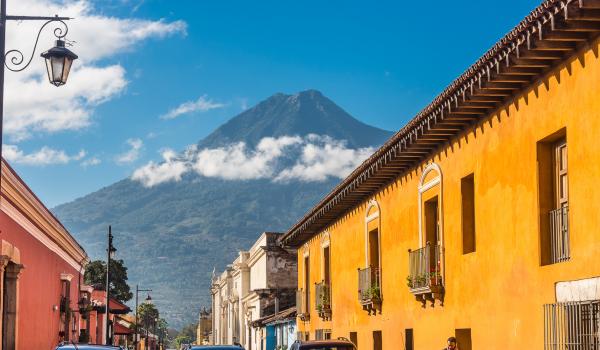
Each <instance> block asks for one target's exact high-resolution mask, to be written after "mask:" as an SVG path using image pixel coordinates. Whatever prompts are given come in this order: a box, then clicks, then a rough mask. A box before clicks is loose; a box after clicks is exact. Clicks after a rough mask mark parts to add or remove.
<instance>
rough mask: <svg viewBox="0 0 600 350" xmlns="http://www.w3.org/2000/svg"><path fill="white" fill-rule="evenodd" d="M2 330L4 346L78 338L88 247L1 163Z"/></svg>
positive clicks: (40, 345)
mask: <svg viewBox="0 0 600 350" xmlns="http://www.w3.org/2000/svg"><path fill="white" fill-rule="evenodd" d="M1 165H2V188H1V193H2V196H1V198H0V276H1V278H0V299H1V300H0V313H1V315H0V316H1V317H0V329H1V333H2V349H3V350H15V349H52V348H54V347H55V346H56V345H57V344H58V343H59V342H62V341H69V342H71V341H73V342H78V341H79V340H80V337H81V336H82V335H83V334H85V332H86V330H85V326H84V325H85V322H83V321H84V320H83V319H82V317H81V316H82V313H81V311H82V309H83V303H82V298H81V296H82V293H81V292H80V289H81V287H83V283H82V278H83V269H84V266H85V265H86V263H87V262H88V261H89V259H88V256H87V254H86V252H85V251H84V249H83V248H82V247H81V246H80V245H79V243H77V241H76V240H75V239H74V238H73V236H71V234H70V233H69V232H68V231H67V229H65V227H64V226H63V225H62V224H61V223H60V221H58V219H57V218H56V217H54V215H52V213H51V212H50V211H49V210H48V209H47V208H46V207H45V206H44V204H43V203H42V202H41V201H40V200H39V199H38V198H37V197H36V195H35V194H34V193H33V192H32V191H31V189H29V187H27V185H26V184H25V182H23V180H22V179H21V178H20V177H19V176H18V175H17V173H16V172H15V171H14V170H13V169H12V168H11V167H10V166H9V165H8V164H7V163H6V162H2V164H1Z"/></svg>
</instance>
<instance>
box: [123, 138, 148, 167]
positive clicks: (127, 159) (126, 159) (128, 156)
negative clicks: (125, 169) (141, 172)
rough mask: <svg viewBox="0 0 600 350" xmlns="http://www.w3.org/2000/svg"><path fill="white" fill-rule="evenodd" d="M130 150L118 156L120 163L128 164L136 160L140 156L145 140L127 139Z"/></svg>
mask: <svg viewBox="0 0 600 350" xmlns="http://www.w3.org/2000/svg"><path fill="white" fill-rule="evenodd" d="M126 142H127V144H128V145H129V147H130V148H129V150H128V151H127V152H125V153H122V154H120V155H118V156H117V158H116V162H117V163H118V164H127V163H132V162H135V161H136V160H137V159H138V158H139V157H140V151H141V150H142V147H143V146H144V142H143V141H142V140H141V139H127V141H126Z"/></svg>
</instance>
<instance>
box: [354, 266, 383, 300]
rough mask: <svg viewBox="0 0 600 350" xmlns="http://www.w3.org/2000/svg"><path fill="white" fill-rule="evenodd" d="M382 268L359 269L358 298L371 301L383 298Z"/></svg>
mask: <svg viewBox="0 0 600 350" xmlns="http://www.w3.org/2000/svg"><path fill="white" fill-rule="evenodd" d="M380 277H381V270H380V269H379V268H378V267H367V268H365V269H358V300H359V301H360V302H361V303H369V302H373V301H377V300H381V279H380Z"/></svg>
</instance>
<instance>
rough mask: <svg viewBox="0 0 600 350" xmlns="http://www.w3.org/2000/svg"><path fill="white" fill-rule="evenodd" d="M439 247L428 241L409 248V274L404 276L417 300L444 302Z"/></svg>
mask: <svg viewBox="0 0 600 350" xmlns="http://www.w3.org/2000/svg"><path fill="white" fill-rule="evenodd" d="M440 256H441V254H440V247H439V246H438V245H435V246H433V247H432V246H431V245H430V244H429V243H428V244H427V245H426V246H425V247H423V248H420V249H417V250H409V251H408V257H409V270H410V271H409V275H408V277H407V278H406V280H407V285H408V288H409V289H410V292H411V293H412V294H414V295H415V297H416V298H417V300H418V301H420V302H421V303H423V307H425V304H426V303H427V301H430V302H431V306H434V305H435V300H439V301H440V304H441V305H443V304H444V286H443V279H442V261H441V259H440Z"/></svg>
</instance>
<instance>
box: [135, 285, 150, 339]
mask: <svg viewBox="0 0 600 350" xmlns="http://www.w3.org/2000/svg"><path fill="white" fill-rule="evenodd" d="M151 291H152V289H140V288H139V286H138V285H137V284H136V285H135V346H136V348H137V344H138V343H139V337H140V334H139V332H138V323H139V320H138V297H139V293H140V292H148V297H147V298H146V301H151V300H152V298H151V297H150V294H149V293H150V292H151Z"/></svg>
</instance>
